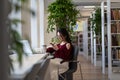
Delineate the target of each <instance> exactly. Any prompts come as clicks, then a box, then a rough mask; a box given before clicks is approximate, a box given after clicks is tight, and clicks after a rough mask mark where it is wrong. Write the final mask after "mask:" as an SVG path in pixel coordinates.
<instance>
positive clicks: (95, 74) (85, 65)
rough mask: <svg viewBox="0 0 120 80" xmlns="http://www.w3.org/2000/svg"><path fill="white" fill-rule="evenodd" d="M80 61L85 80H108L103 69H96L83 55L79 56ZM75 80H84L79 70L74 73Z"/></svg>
mask: <svg viewBox="0 0 120 80" xmlns="http://www.w3.org/2000/svg"><path fill="white" fill-rule="evenodd" d="M78 60H79V61H80V62H81V69H82V74H83V80H108V77H107V74H105V75H103V74H102V72H101V67H95V66H94V65H93V64H91V62H90V61H88V60H87V59H85V57H83V55H79V57H78ZM73 79H74V80H82V79H81V76H80V72H79V68H78V70H77V71H76V72H75V73H74V76H73Z"/></svg>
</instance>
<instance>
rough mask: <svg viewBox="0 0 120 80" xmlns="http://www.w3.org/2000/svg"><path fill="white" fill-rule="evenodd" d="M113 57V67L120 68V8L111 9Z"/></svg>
mask: <svg viewBox="0 0 120 80" xmlns="http://www.w3.org/2000/svg"><path fill="white" fill-rule="evenodd" d="M111 55H112V67H120V8H117V9H115V8H114V9H111ZM112 71H113V72H114V69H112Z"/></svg>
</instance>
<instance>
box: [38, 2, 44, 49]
mask: <svg viewBox="0 0 120 80" xmlns="http://www.w3.org/2000/svg"><path fill="white" fill-rule="evenodd" d="M39 3H40V9H39V10H40V47H42V45H45V40H44V39H45V38H44V31H45V30H44V27H45V26H44V0H39Z"/></svg>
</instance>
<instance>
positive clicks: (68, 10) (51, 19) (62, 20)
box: [47, 0, 79, 32]
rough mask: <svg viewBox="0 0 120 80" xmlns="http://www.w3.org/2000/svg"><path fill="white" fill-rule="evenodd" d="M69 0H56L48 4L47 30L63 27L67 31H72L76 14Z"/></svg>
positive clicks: (51, 30)
mask: <svg viewBox="0 0 120 80" xmlns="http://www.w3.org/2000/svg"><path fill="white" fill-rule="evenodd" d="M78 13H79V11H77V10H76V8H75V6H74V5H73V4H72V2H71V0H56V1H55V2H53V3H51V4H50V5H49V6H48V14H49V15H48V27H47V31H48V32H53V31H54V30H55V29H58V28H62V27H65V28H66V29H67V30H68V31H69V32H72V31H73V27H72V26H74V25H75V24H76V20H77V14H78Z"/></svg>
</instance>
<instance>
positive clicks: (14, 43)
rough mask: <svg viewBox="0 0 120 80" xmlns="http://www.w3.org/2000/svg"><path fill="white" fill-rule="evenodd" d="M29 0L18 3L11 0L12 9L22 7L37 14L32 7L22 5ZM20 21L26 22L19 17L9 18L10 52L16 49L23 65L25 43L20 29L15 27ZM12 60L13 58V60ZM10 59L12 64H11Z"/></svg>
mask: <svg viewBox="0 0 120 80" xmlns="http://www.w3.org/2000/svg"><path fill="white" fill-rule="evenodd" d="M27 1H28V0H17V1H16V3H15V2H13V0H10V5H11V8H12V9H11V10H14V11H15V12H18V11H20V10H21V9H22V10H24V11H27V12H28V13H30V14H32V15H35V12H34V11H33V10H31V9H28V8H24V7H22V6H21V5H20V4H19V3H22V4H23V3H26V2H27ZM19 23H24V21H21V20H20V19H18V18H14V19H11V18H9V23H8V31H9V33H10V34H9V35H10V43H9V45H8V46H9V53H13V52H11V51H15V52H16V53H17V55H18V61H19V63H20V65H22V56H23V54H24V51H23V45H22V43H21V40H22V38H21V36H20V35H19V33H18V31H17V30H16V29H15V27H17V26H18V24H19ZM11 61H12V60H11ZM11 61H10V64H11Z"/></svg>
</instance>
